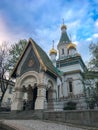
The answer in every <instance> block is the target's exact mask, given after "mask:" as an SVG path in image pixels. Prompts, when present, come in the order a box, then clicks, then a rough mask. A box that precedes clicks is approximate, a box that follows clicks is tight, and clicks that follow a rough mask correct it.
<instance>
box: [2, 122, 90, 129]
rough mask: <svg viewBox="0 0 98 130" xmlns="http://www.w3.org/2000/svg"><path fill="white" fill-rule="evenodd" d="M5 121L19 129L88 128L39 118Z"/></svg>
mask: <svg viewBox="0 0 98 130" xmlns="http://www.w3.org/2000/svg"><path fill="white" fill-rule="evenodd" d="M4 123H6V124H8V125H10V126H14V127H16V128H19V129H18V130H88V129H83V128H75V127H74V126H67V125H66V124H60V123H52V122H46V121H39V120H5V121H4Z"/></svg>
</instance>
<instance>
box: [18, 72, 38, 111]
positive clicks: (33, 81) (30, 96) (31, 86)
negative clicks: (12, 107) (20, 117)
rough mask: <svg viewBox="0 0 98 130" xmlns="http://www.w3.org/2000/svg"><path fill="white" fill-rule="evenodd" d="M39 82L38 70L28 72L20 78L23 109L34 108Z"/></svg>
mask: <svg viewBox="0 0 98 130" xmlns="http://www.w3.org/2000/svg"><path fill="white" fill-rule="evenodd" d="M38 84H39V75H38V73H37V72H35V71H33V72H27V73H25V74H24V75H22V76H21V78H20V79H19V86H20V88H21V90H22V92H21V93H20V94H21V95H22V97H21V103H22V104H21V105H22V107H21V109H23V110H34V109H35V102H36V99H37V93H38V92H37V91H38V86H37V85H38Z"/></svg>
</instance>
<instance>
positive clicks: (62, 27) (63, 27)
mask: <svg viewBox="0 0 98 130" xmlns="http://www.w3.org/2000/svg"><path fill="white" fill-rule="evenodd" d="M62 21H63V24H62V26H61V30H62V29H65V30H66V29H67V27H66V25H65V24H64V18H63V19H62Z"/></svg>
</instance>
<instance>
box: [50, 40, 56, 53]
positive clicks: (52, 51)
mask: <svg viewBox="0 0 98 130" xmlns="http://www.w3.org/2000/svg"><path fill="white" fill-rule="evenodd" d="M52 54H55V55H57V50H55V49H54V41H53V47H52V49H51V50H50V52H49V55H52Z"/></svg>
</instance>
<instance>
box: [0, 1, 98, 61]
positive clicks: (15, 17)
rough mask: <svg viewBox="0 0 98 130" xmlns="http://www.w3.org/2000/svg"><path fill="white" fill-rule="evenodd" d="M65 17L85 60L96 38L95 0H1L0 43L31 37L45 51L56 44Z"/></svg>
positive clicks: (72, 38) (97, 30)
mask: <svg viewBox="0 0 98 130" xmlns="http://www.w3.org/2000/svg"><path fill="white" fill-rule="evenodd" d="M63 18H64V20H65V24H66V25H67V33H68V35H70V36H71V40H72V42H73V43H75V44H77V49H78V52H79V53H80V54H81V55H82V57H83V59H84V61H88V59H89V57H90V54H89V50H88V46H89V44H90V43H91V41H94V42H96V41H97V40H98V0H82V1H81V0H14V1H13V0H1V1H0V44H1V43H2V42H4V41H7V42H8V44H14V43H15V42H17V41H19V40H20V39H29V37H32V38H33V39H34V40H35V41H36V42H37V43H38V44H39V45H40V46H41V47H42V48H43V49H44V50H45V51H46V52H47V53H48V52H49V50H50V48H51V47H52V41H53V40H54V41H55V47H56V46H57V44H58V42H59V39H60V35H61V30H60V27H61V24H62V19H63Z"/></svg>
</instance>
